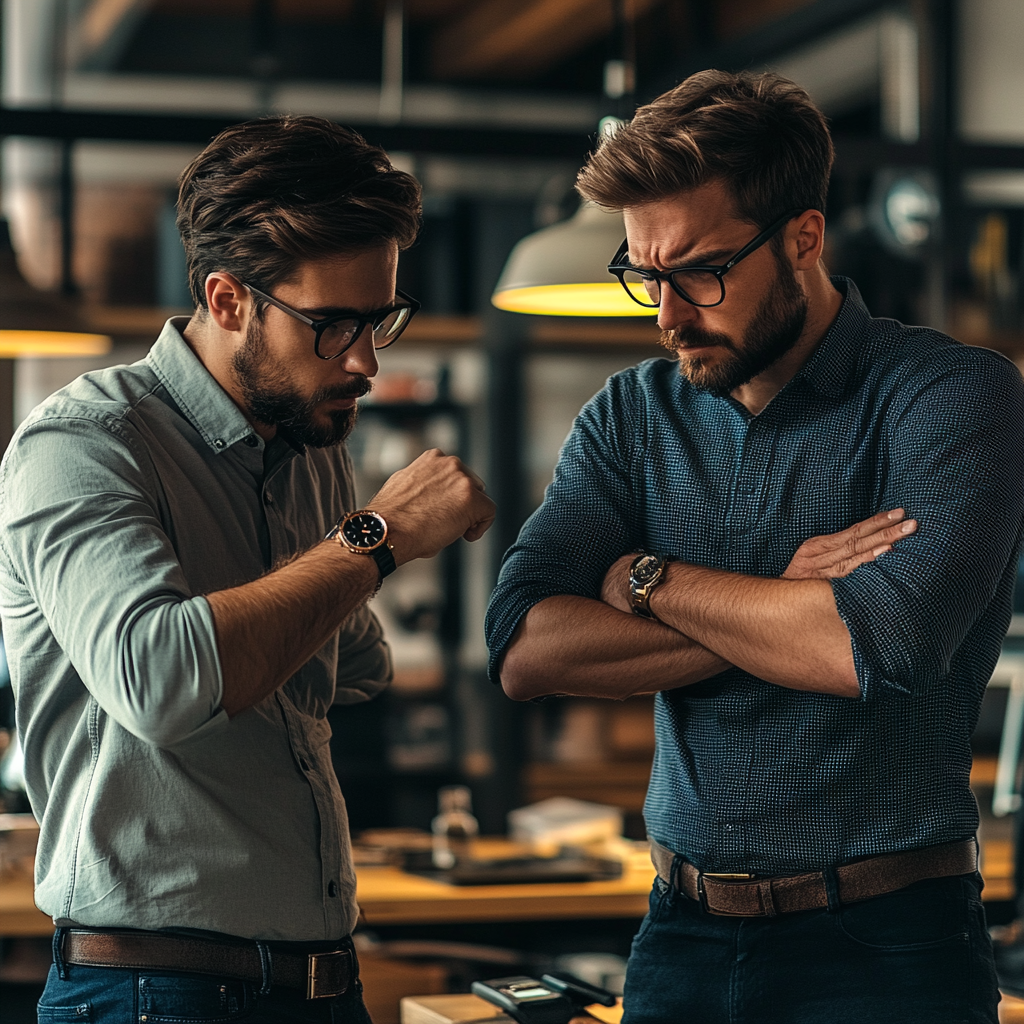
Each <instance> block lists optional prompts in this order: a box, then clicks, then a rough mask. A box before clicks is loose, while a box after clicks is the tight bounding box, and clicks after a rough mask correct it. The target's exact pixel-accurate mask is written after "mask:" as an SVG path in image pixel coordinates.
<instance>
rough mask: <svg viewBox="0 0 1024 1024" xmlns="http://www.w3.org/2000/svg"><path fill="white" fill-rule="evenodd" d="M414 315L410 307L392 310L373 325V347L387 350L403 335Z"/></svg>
mask: <svg viewBox="0 0 1024 1024" xmlns="http://www.w3.org/2000/svg"><path fill="white" fill-rule="evenodd" d="M411 315H412V312H411V310H410V309H409V307H408V306H401V307H400V308H398V309H395V310H392V311H391V312H390V313H388V315H387V316H386V317H384V319H383V320H380V321H378V322H377V323H376V324H374V325H373V347H374V348H386V347H387V346H388V345H390V344H391V342H393V341H394V340H395V338H397V337H398V335H399V334H401V333H402V329H403V328H404V327H405V325H406V324H407V323H408V322H409V317H410V316H411Z"/></svg>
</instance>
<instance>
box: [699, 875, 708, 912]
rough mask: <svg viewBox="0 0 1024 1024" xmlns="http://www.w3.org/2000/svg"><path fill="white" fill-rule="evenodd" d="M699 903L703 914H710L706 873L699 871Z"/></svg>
mask: <svg viewBox="0 0 1024 1024" xmlns="http://www.w3.org/2000/svg"><path fill="white" fill-rule="evenodd" d="M697 902H698V903H699V904H700V909H701V913H703V914H710V913H711V911H710V910H708V897H707V893H706V892H705V891H704V872H703V871H701V870H700V869H698V870H697Z"/></svg>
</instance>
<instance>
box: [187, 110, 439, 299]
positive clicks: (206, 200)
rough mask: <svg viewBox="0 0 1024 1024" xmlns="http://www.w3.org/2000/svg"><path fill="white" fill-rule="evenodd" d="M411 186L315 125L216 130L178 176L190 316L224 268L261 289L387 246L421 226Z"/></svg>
mask: <svg viewBox="0 0 1024 1024" xmlns="http://www.w3.org/2000/svg"><path fill="white" fill-rule="evenodd" d="M421 206H422V203H421V190H420V186H419V182H417V181H416V179H415V178H414V177H412V175H410V174H406V173H405V172H404V171H398V170H395V168H394V167H393V166H392V165H391V161H390V160H389V159H388V157H387V154H386V153H385V152H384V150H382V149H380V148H378V147H377V146H371V145H370V144H369V143H368V142H367V141H366V140H365V139H364V138H363V137H362V136H361V135H359V134H358V133H357V132H354V131H352V130H351V129H349V128H343V127H342V126H341V125H338V124H335V123H334V122H333V121H328V120H326V119H325V118H321V117H265V118H260V119H258V120H255V121H247V122H245V123H244V124H238V125H234V126H233V127H231V128H228V129H226V130H225V131H223V132H221V133H220V135H218V136H217V137H216V138H215V139H214V140H213V141H212V142H211V143H210V144H209V145H208V146H207V147H206V148H205V149H204V150H203V151H202V152H201V153H200V154H199V155H198V156H197V157H196V158H195V160H193V161H192V163H190V164H189V165H188V167H186V168H185V170H184V171H182V174H181V178H180V179H179V181H178V221H177V223H178V230H179V231H180V232H181V240H182V243H183V245H184V246H185V257H186V260H187V262H188V282H189V291H190V292H191V294H192V300H193V301H194V302H195V304H196V307H197V308H202V309H205V308H206V289H205V286H206V278H207V276H208V275H209V274H211V273H213V272H214V271H217V270H225V271H228V272H229V273H232V274H234V275H235V276H236V277H238V278H240V279H241V280H242V281H246V282H249V283H252V284H254V285H256V286H257V287H259V288H263V289H267V288H270V287H272V286H273V285H274V284H276V283H277V282H279V281H282V280H284V279H286V278H288V277H289V276H291V274H293V273H294V272H295V270H296V269H297V268H298V266H299V265H300V264H301V263H304V262H306V261H307V260H313V259H317V258H320V257H324V256H336V255H340V254H348V253H353V252H358V251H360V250H362V249H367V248H370V247H372V246H377V245H381V244H382V243H385V242H388V241H392V242H395V243H396V244H397V245H398V247H399V249H407V248H408V247H409V246H410V245H412V243H413V242H414V241H415V240H416V235H417V233H418V232H419V228H420V220H421Z"/></svg>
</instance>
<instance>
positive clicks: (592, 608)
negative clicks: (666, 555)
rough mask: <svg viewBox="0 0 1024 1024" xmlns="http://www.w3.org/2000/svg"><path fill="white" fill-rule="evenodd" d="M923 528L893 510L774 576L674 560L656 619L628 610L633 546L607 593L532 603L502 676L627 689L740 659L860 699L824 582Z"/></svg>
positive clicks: (551, 689)
mask: <svg viewBox="0 0 1024 1024" xmlns="http://www.w3.org/2000/svg"><path fill="white" fill-rule="evenodd" d="M916 527H917V523H916V522H915V521H914V520H913V519H907V518H905V513H904V510H903V509H893V510H891V511H888V512H882V513H880V514H878V515H876V516H873V517H871V518H870V519H867V520H865V521H864V522H862V523H858V524H856V525H855V526H852V527H850V528H849V529H847V530H843V531H841V532H840V533H835V534H831V535H828V536H825V537H814V538H811V539H810V540H808V541H806V542H805V543H804V544H803V545H801V547H800V548H799V549H798V550H797V552H796V554H795V555H794V556H793V559H792V560H791V562H790V564H789V566H788V568H787V569H786V571H785V573H784V574H783V577H782V578H781V579H778V580H772V579H763V578H760V577H754V576H742V575H739V574H737V573H730V572H723V571H721V570H716V569H707V568H703V567H700V566H694V565H687V564H685V563H682V562H673V563H671V564H670V565H669V567H668V571H667V574H666V577H665V580H664V582H663V583H662V584H661V585H660V586H658V587H657V588H656V589H655V590H654V592H653V594H652V597H651V610H652V611H653V612H654V614H655V615H656V616H657V619H658V621H652V620H649V619H642V618H638V617H637V616H635V615H632V614H631V612H630V607H629V586H628V569H629V563H630V562H631V561H632V558H633V556H632V555H625V556H623V557H622V558H619V559H618V560H617V561H616V562H615V563H614V564H613V565H612V566H611V568H610V569H609V570H608V573H607V574H606V576H605V579H604V586H603V588H602V593H601V597H602V600H600V601H597V600H593V599H590V598H585V597H576V596H570V595H558V596H555V597H549V598H547V599H545V600H543V601H540V602H539V603H538V604H535V605H534V606H533V607H532V608H531V609H530V611H529V612H528V613H527V614H526V616H525V617H524V618H523V620H522V621H521V623H520V625H519V628H518V629H517V631H516V633H515V635H514V636H513V639H512V642H511V644H510V645H509V647H508V650H507V653H506V655H505V660H504V663H503V665H502V669H501V680H502V686H503V687H504V689H505V692H506V693H507V694H508V695H509V696H510V697H513V698H514V699H516V700H529V699H530V698H532V697H539V696H544V695H547V694H552V693H563V694H573V695H576V696H593V697H611V698H619V699H622V698H625V697H629V696H631V695H632V694H635V693H643V692H651V691H655V690H663V689H671V688H674V687H678V686H687V685H689V684H691V683H696V682H699V681H700V680H702V679H708V678H710V677H711V676H714V675H717V674H718V673H720V672H724V671H725V670H726V669H728V668H730V667H732V666H737V667H739V668H742V669H744V670H746V671H747V672H750V673H751V674H752V675H756V676H758V677H760V678H762V679H765V680H767V681H769V682H774V683H778V684H779V685H782V686H788V687H792V688H793V689H801V690H817V691H819V692H826V693H835V694H838V695H841V696H846V697H856V696H858V694H859V692H860V691H859V687H858V683H857V673H856V670H855V668H854V663H853V652H852V648H851V643H850V634H849V632H848V630H847V628H846V626H845V625H844V624H843V622H842V620H841V619H840V617H839V613H838V611H837V610H836V604H835V599H834V597H833V595H832V589H831V587H830V585H829V584H828V582H827V581H828V580H829V579H831V578H836V577H840V576H846V575H847V574H849V573H850V572H852V571H853V569H855V568H856V567H857V566H858V565H862V564H864V563H865V562H869V561H874V560H875V559H876V558H878V557H879V556H881V555H883V554H884V553H886V552H887V551H889V550H891V548H892V545H893V544H895V543H896V542H898V541H899V540H900V539H901V538H903V537H906V536H908V535H909V534H911V533H913V532H914V530H915V529H916ZM796 632H799V633H800V634H801V635H802V637H803V642H802V643H800V644H794V643H793V642H792V637H793V636H794V634H795V633H796Z"/></svg>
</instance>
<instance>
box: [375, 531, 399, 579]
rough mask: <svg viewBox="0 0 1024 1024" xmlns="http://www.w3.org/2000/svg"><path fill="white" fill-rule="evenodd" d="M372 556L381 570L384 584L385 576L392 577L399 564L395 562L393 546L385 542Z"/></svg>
mask: <svg viewBox="0 0 1024 1024" xmlns="http://www.w3.org/2000/svg"><path fill="white" fill-rule="evenodd" d="M370 556H371V557H372V558H373V560H374V561H375V562H376V563H377V568H378V569H379V570H380V579H381V583H383V582H384V577H385V576H390V575H391V574H392V573H393V572H394V571H395V570H396V569H397V568H398V563H397V562H396V561H395V554H394V552H393V551H392V550H391V545H390V544H388V543H387V541H385V542H384V543H383V544H381V546H380V547H379V548H377V549H375V550H374V551H371V552H370Z"/></svg>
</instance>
